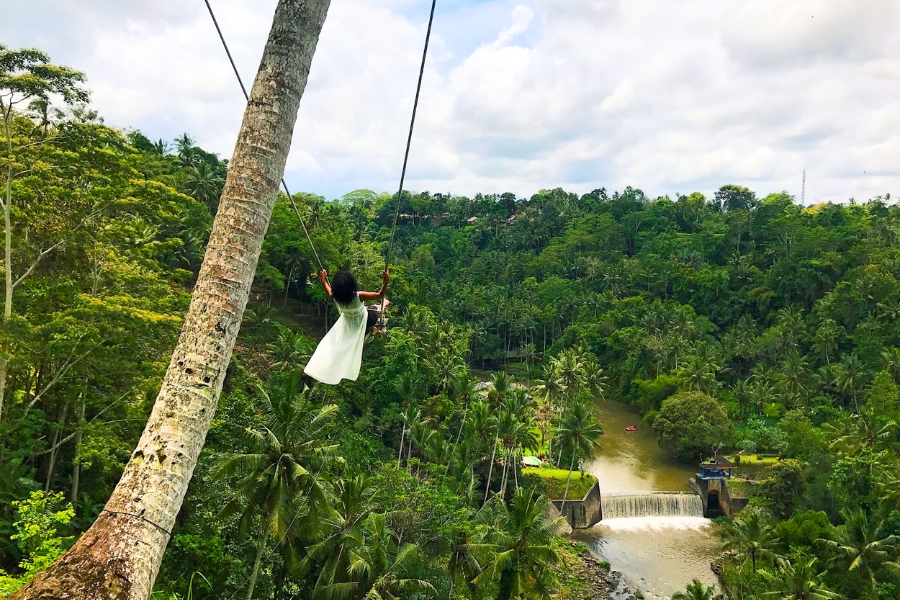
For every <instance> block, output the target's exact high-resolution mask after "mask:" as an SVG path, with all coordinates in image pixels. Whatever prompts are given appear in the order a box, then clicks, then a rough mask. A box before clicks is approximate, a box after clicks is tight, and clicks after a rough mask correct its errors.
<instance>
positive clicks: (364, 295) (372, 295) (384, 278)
mask: <svg viewBox="0 0 900 600" xmlns="http://www.w3.org/2000/svg"><path fill="white" fill-rule="evenodd" d="M390 278H391V277H390V274H389V273H388V270H387V269H385V270H384V271H382V272H381V289H380V290H378V291H377V292H360V293H359V299H360V300H362V301H363V302H365V301H366V300H381V299H382V298H384V295H385V294H387V287H388V280H390Z"/></svg>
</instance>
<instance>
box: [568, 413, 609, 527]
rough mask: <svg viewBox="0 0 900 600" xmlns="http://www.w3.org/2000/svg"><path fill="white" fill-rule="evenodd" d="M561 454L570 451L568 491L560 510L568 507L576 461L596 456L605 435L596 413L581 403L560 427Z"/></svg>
mask: <svg viewBox="0 0 900 600" xmlns="http://www.w3.org/2000/svg"><path fill="white" fill-rule="evenodd" d="M558 435H559V445H560V454H562V453H564V452H568V453H569V455H570V457H571V458H570V460H569V474H568V476H567V477H566V491H565V494H564V495H563V503H562V507H561V508H560V511H562V510H565V508H566V499H567V498H568V496H569V483H570V482H571V480H572V469H574V468H575V461H576V460H578V461H583V460H588V459H590V458H592V457H593V456H594V453H595V452H596V451H597V448H598V447H599V444H598V442H597V438H599V437H600V436H601V435H603V428H602V427H600V424H599V423H597V420H596V419H595V418H594V415H592V414H591V412H590V411H589V410H588V409H587V407H585V406H584V405H583V404H581V403H576V404H575V405H574V406H573V407H572V409H571V410H570V411H569V414H568V415H567V416H566V418H565V420H564V421H563V423H562V425H561V426H560V428H559V433H558Z"/></svg>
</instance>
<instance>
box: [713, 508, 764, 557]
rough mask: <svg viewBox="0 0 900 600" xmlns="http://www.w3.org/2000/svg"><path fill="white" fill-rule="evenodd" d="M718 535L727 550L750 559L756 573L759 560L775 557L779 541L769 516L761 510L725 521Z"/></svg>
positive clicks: (750, 510) (750, 511)
mask: <svg viewBox="0 0 900 600" xmlns="http://www.w3.org/2000/svg"><path fill="white" fill-rule="evenodd" d="M716 533H717V534H718V536H719V537H720V538H721V540H722V547H723V548H724V549H725V550H733V551H736V552H738V553H739V554H741V555H743V556H744V557H746V558H749V559H750V562H751V563H752V565H753V572H754V573H755V572H756V563H757V561H758V560H760V559H762V560H768V559H770V558H772V557H773V556H774V548H775V544H776V543H777V541H778V538H777V536H776V535H775V531H774V530H773V528H772V524H771V520H770V518H769V516H768V515H767V514H765V513H764V512H763V511H761V510H759V509H748V510H745V511H743V512H741V513H740V514H739V515H738V518H735V519H732V520H729V521H725V522H724V523H723V524H722V526H721V527H720V528H719V529H717V531H716Z"/></svg>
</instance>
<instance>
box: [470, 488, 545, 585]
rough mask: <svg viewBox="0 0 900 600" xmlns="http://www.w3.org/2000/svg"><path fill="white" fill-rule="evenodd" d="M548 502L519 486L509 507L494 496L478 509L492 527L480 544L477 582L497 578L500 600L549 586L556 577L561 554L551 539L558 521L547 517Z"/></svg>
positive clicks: (482, 518)
mask: <svg viewBox="0 0 900 600" xmlns="http://www.w3.org/2000/svg"><path fill="white" fill-rule="evenodd" d="M547 502H548V500H547V498H546V497H545V496H543V495H540V494H537V493H536V492H535V490H533V489H531V488H519V489H518V490H516V492H515V496H514V497H513V501H512V504H511V506H510V507H508V508H507V506H506V504H505V503H504V502H503V501H502V500H501V499H500V498H499V497H495V500H494V501H492V502H491V503H489V504H487V505H485V507H483V508H482V510H481V511H480V512H479V516H478V519H479V520H480V521H481V522H482V523H485V524H487V525H489V526H490V527H489V529H488V533H487V535H486V537H485V539H484V540H483V542H482V543H481V544H480V545H479V546H478V552H479V553H480V554H481V555H482V556H483V561H482V562H483V564H484V570H483V571H482V572H481V573H480V574H479V575H478V576H477V577H476V578H475V579H474V582H475V583H476V584H478V585H483V584H485V583H487V582H488V581H497V582H498V583H499V589H498V592H497V600H509V599H510V598H516V597H519V596H522V595H523V594H525V593H527V592H529V591H535V590H537V589H546V588H548V587H550V586H551V585H552V583H553V581H554V580H555V575H554V572H553V565H555V564H556V563H557V562H559V555H558V554H557V553H556V551H555V550H554V549H553V547H552V545H551V543H550V539H551V537H552V533H551V532H552V531H553V528H554V527H555V526H556V523H552V522H549V521H547V519H545V518H544V508H545V507H546V506H547Z"/></svg>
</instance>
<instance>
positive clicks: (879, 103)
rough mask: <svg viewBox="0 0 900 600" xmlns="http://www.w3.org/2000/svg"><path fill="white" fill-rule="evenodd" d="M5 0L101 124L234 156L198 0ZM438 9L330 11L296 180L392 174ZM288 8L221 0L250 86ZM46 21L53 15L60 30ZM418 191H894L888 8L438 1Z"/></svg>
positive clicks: (419, 137) (215, 53)
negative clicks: (80, 86)
mask: <svg viewBox="0 0 900 600" xmlns="http://www.w3.org/2000/svg"><path fill="white" fill-rule="evenodd" d="M79 4H81V5H80V6H74V5H73V4H72V3H70V2H65V1H64V0H12V7H11V8H9V9H8V12H9V17H8V18H6V19H4V21H3V22H2V23H0V40H3V41H4V43H7V44H9V45H12V46H25V45H28V46H31V45H34V46H39V47H42V48H44V49H46V50H48V51H49V52H51V54H52V56H53V58H54V59H55V60H58V61H60V62H64V63H66V64H70V65H72V66H75V67H77V68H80V69H83V70H85V71H86V72H87V73H88V76H89V78H90V86H91V88H92V89H93V91H94V100H95V104H96V105H97V108H98V109H99V110H100V111H101V113H102V114H103V115H104V116H106V117H107V120H108V122H110V123H113V124H115V125H118V126H134V127H139V128H141V129H142V130H144V131H145V132H146V133H147V134H148V135H150V136H151V137H167V138H172V137H174V136H175V135H177V134H179V133H181V132H182V131H188V132H190V133H191V134H192V135H194V136H195V137H196V138H197V139H198V140H199V141H200V143H201V144H202V145H204V146H205V147H208V148H210V149H213V150H215V151H217V152H220V153H221V154H223V155H225V156H227V155H229V154H230V153H231V149H232V146H233V143H234V139H235V136H236V132H237V128H238V126H239V123H240V118H241V113H242V108H243V102H242V100H241V97H240V95H239V91H238V89H237V87H236V83H235V82H234V81H233V79H232V78H233V75H232V74H231V71H230V67H229V66H228V63H227V61H226V60H225V57H224V54H223V52H222V50H221V47H220V46H219V42H218V39H217V37H216V34H215V31H214V30H213V29H212V25H211V23H210V22H209V16H208V14H206V12H205V7H204V6H203V4H202V3H200V2H197V3H184V2H177V1H176V0H157V1H155V2H152V3H130V2H128V3H126V2H121V1H113V0H94V1H93V2H91V3H89V4H87V5H84V3H79ZM428 4H429V3H425V2H414V1H412V0H333V2H332V7H331V10H330V12H329V16H328V19H327V21H326V24H325V29H324V30H323V32H322V37H321V40H320V44H319V48H318V50H317V53H316V58H315V60H314V63H313V68H312V72H311V76H310V81H309V85H308V87H307V91H306V94H305V97H304V99H303V102H302V104H301V109H300V115H299V119H298V123H297V128H296V132H295V139H294V144H293V149H292V153H291V157H290V159H289V161H288V181H289V183H291V186H292V187H293V188H296V189H305V190H309V191H317V192H319V193H324V194H326V195H328V196H330V197H334V196H338V195H340V194H342V193H344V192H346V191H349V190H352V189H354V188H357V187H369V188H373V189H377V190H382V189H387V190H393V189H394V188H395V187H396V185H397V180H398V179H399V171H400V166H401V161H402V154H403V148H404V144H405V141H406V133H407V131H406V128H407V126H408V119H409V113H410V111H411V108H412V97H413V93H414V91H415V80H416V75H417V73H418V67H419V60H420V58H421V44H422V41H423V37H424V33H425V24H426V20H427V9H428V8H429V6H428ZM274 5H275V0H263V1H262V2H250V1H249V0H214V2H213V6H214V7H215V8H216V11H217V16H218V17H219V20H220V23H221V25H222V27H223V29H224V31H225V34H226V36H227V37H228V39H229V43H230V44H231V47H232V51H233V53H234V55H235V57H236V58H237V59H238V63H239V67H240V69H241V71H242V73H243V74H244V75H245V78H246V79H247V80H248V83H249V80H251V79H252V77H251V75H252V73H253V72H254V70H255V68H256V63H257V61H258V60H259V56H260V54H261V50H262V45H263V44H264V42H265V38H266V34H267V32H268V27H269V23H270V19H271V15H272V12H273V8H274ZM51 15H52V18H48V17H50V16H51ZM430 52H431V54H430V58H429V62H428V65H427V69H426V73H425V85H424V89H423V95H422V98H421V103H420V107H419V111H420V112H419V121H418V124H417V130H416V135H415V138H414V141H413V153H412V155H411V158H410V168H409V173H408V181H409V185H410V186H411V187H413V188H414V189H430V190H432V191H451V192H454V193H474V192H476V191H485V192H489V191H506V190H511V191H515V192H517V193H519V194H523V195H524V194H531V193H533V192H534V191H536V190H537V189H540V188H544V187H554V186H557V185H561V186H564V187H567V188H569V189H572V190H573V191H579V192H585V191H589V190H591V189H593V188H595V187H599V186H606V187H608V188H619V189H621V188H622V187H624V186H625V185H635V186H640V187H642V188H643V189H645V191H647V192H648V193H651V194H666V193H668V194H673V193H676V192H683V193H684V192H690V191H692V190H694V189H699V190H701V191H704V192H707V193H709V192H710V191H712V190H713V189H715V188H716V187H718V186H719V185H721V184H724V183H730V182H736V183H743V184H746V185H749V186H751V187H752V188H753V189H755V190H757V191H758V192H759V193H768V192H771V191H779V190H782V189H787V190H789V191H791V192H794V193H799V182H800V172H801V170H802V169H803V168H804V167H806V168H807V169H808V184H807V198H808V199H809V200H812V199H837V200H843V199H846V198H848V197H850V196H855V197H857V198H860V199H861V198H867V197H870V196H873V195H876V194H881V193H884V192H887V191H894V192H895V194H896V193H900V190H898V189H897V187H898V184H900V161H898V159H900V4H898V3H897V2H895V0H854V2H846V1H844V0H792V1H791V2H784V1H783V0H732V1H730V2H720V1H717V0H683V1H680V2H671V1H669V0H628V1H624V0H578V1H572V0H481V1H479V0H446V1H445V2H441V1H440V0H439V2H438V15H437V18H436V21H435V29H434V33H433V39H432V48H431V51H430Z"/></svg>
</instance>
